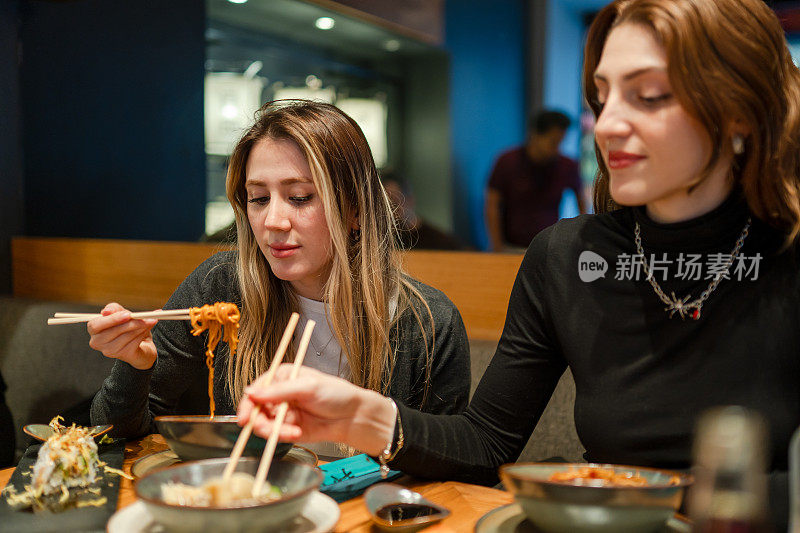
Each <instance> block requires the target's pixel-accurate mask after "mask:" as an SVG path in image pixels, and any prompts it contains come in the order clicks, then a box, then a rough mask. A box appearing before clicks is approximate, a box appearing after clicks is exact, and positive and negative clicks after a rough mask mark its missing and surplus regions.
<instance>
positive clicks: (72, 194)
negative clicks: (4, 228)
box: [0, 0, 205, 240]
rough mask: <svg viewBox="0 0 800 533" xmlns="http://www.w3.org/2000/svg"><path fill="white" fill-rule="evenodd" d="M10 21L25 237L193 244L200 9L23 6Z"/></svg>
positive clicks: (93, 0) (186, 0)
mask: <svg viewBox="0 0 800 533" xmlns="http://www.w3.org/2000/svg"><path fill="white" fill-rule="evenodd" d="M4 5H5V4H4ZM4 9H7V8H4ZM0 19H2V20H4V21H5V19H6V17H2V16H0ZM19 21H20V24H19V28H20V31H19V38H20V40H21V43H22V62H21V66H20V76H19V79H20V87H21V109H22V112H21V115H22V125H23V128H22V129H23V132H24V133H23V135H22V146H23V156H22V161H23V165H24V198H25V202H24V222H25V232H26V234H28V235H35V236H65V237H114V238H134V239H158V240H196V239H197V238H198V237H199V236H200V235H201V234H202V232H203V225H204V208H205V154H204V147H203V76H204V68H203V65H204V57H205V43H204V28H205V12H204V2H202V1H198V0H169V1H168V2H165V1H163V0H139V1H136V2H120V1H108V0H78V1H71V2H45V1H39V0H23V1H21V2H20V4H19ZM5 26H6V23H5V22H4V23H3V28H2V30H0V31H2V32H3V36H2V37H0V38H1V39H3V40H4V39H7V38H8V35H6V33H7V32H8V31H9V30H7V29H6V28H5ZM0 68H2V67H0ZM3 77H4V76H3ZM0 201H2V202H3V205H2V206H1V207H3V208H5V207H6V205H5V204H6V200H5V199H3V200H0Z"/></svg>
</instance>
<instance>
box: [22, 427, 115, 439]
mask: <svg viewBox="0 0 800 533" xmlns="http://www.w3.org/2000/svg"><path fill="white" fill-rule="evenodd" d="M113 427H114V426H112V425H111V424H106V425H103V426H90V427H89V429H90V430H91V431H92V436H93V437H94V438H95V440H98V439H100V438H101V437H102V436H103V435H105V434H106V433H108V432H109V431H111V428H113ZM22 431H23V432H25V434H26V435H30V436H31V437H33V438H34V439H36V440H40V441H43V442H44V441H46V440H47V439H49V438H50V437H52V436H53V435H55V431H54V430H53V428H51V427H50V426H48V425H47V424H28V425H27V426H25V427H23V428H22Z"/></svg>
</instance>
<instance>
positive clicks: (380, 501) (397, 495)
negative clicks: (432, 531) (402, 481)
mask: <svg viewBox="0 0 800 533" xmlns="http://www.w3.org/2000/svg"><path fill="white" fill-rule="evenodd" d="M364 504H365V505H366V506H367V510H368V511H369V515H370V518H372V521H373V522H375V525H377V526H378V527H379V528H381V529H383V530H386V531H394V532H396V533H406V532H411V531H417V530H419V529H422V528H424V527H428V526H429V525H431V524H432V523H434V522H438V521H439V520H443V519H445V518H447V517H448V516H449V515H450V511H449V510H447V509H445V508H444V507H442V506H441V505H437V504H435V503H433V502H431V501H428V500H426V499H425V498H424V497H423V496H422V494H419V493H418V492H414V491H413V490H410V489H407V488H405V487H403V486H402V485H396V484H394V483H378V484H377V485H373V486H371V487H370V488H368V489H367V491H366V492H365V493H364ZM404 514H407V515H408V517H407V518H406V517H405V516H404Z"/></svg>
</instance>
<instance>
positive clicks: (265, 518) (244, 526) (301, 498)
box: [135, 457, 323, 532]
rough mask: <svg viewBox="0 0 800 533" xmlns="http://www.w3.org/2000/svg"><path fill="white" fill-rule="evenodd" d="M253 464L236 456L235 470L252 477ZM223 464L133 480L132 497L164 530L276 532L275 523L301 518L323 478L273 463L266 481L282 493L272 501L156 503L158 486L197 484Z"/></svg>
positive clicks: (183, 467) (192, 464)
mask: <svg viewBox="0 0 800 533" xmlns="http://www.w3.org/2000/svg"><path fill="white" fill-rule="evenodd" d="M258 463H259V460H258V459H255V458H251V457H248V458H242V459H240V460H239V462H238V463H237V464H236V471H237V472H245V473H248V474H251V475H255V473H256V471H257V470H258ZM227 464H228V459H206V460H204V461H193V462H189V463H184V464H180V465H177V466H171V467H168V468H165V469H163V470H158V471H156V472H153V473H152V474H148V475H146V476H144V477H143V478H141V479H140V480H139V481H137V482H136V485H135V491H136V496H137V497H138V498H139V499H140V500H142V501H143V502H144V504H145V506H146V507H147V510H148V512H149V513H150V514H151V515H152V516H153V518H154V519H155V520H156V522H158V523H160V524H162V525H164V526H166V527H167V528H168V529H169V530H170V531H219V532H229V531H230V532H233V531H240V532H244V531H263V530H264V528H265V527H271V528H276V530H280V529H281V528H280V527H279V526H280V525H281V524H286V523H287V522H289V521H290V520H293V519H294V518H297V517H299V516H300V515H301V513H302V512H303V507H304V506H305V504H306V500H307V499H308V497H309V496H310V495H311V494H312V492H313V491H314V490H315V489H316V488H317V487H319V484H320V483H322V478H323V476H322V472H320V471H319V469H317V468H313V467H311V466H308V465H300V464H292V463H287V462H274V463H272V465H271V466H270V469H269V475H268V476H267V481H268V482H269V483H271V484H272V485H276V486H277V487H279V488H280V489H281V491H282V492H283V496H282V497H281V498H279V499H277V500H272V501H267V502H252V501H250V502H246V503H243V504H236V505H231V506H229V507H215V506H211V507H195V506H188V505H172V504H168V503H166V502H164V500H163V499H162V497H161V486H162V485H163V484H164V483H168V482H170V481H171V482H173V483H184V484H187V485H193V486H199V485H202V484H203V483H204V482H205V481H207V480H209V479H211V478H214V477H218V476H221V475H222V473H223V471H224V470H225V466H226V465H227ZM286 525H288V524H286Z"/></svg>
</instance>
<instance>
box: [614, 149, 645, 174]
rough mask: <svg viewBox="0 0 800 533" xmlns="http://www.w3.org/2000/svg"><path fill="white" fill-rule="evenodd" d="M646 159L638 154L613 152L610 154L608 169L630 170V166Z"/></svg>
mask: <svg viewBox="0 0 800 533" xmlns="http://www.w3.org/2000/svg"><path fill="white" fill-rule="evenodd" d="M642 159H645V156H643V155H638V154H631V153H629V152H623V151H621V150H611V151H610V152H608V168H612V169H615V170H618V169H622V168H628V167H629V166H631V165H633V164H635V163H637V162H639V161H641V160H642Z"/></svg>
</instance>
